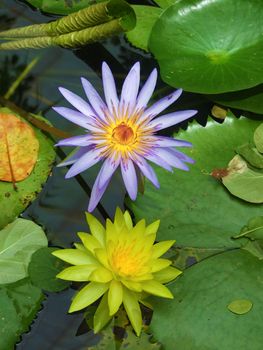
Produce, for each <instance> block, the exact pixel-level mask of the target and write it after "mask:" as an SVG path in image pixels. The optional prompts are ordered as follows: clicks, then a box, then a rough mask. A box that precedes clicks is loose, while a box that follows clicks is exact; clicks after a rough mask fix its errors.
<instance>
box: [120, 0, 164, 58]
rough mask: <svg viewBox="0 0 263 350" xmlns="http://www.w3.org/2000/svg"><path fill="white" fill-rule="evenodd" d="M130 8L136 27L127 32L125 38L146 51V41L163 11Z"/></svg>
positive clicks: (139, 6) (141, 6)
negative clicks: (132, 11)
mask: <svg viewBox="0 0 263 350" xmlns="http://www.w3.org/2000/svg"><path fill="white" fill-rule="evenodd" d="M132 8H133V9H134V11H135V14H136V27H135V28H134V29H133V30H130V31H129V32H127V34H126V38H127V39H128V40H129V42H130V43H131V44H132V45H134V46H136V47H138V48H139V49H142V50H145V51H148V40H149V36H150V33H151V30H152V27H153V25H154V23H155V22H156V20H157V19H158V17H159V16H160V14H161V13H162V12H163V10H162V9H160V8H158V7H153V6H143V5H134V6H132Z"/></svg>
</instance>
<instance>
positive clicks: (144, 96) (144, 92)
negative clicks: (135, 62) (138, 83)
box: [136, 68, 157, 109]
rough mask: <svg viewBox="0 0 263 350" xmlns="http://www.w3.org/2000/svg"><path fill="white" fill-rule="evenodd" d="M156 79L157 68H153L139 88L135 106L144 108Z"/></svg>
mask: <svg viewBox="0 0 263 350" xmlns="http://www.w3.org/2000/svg"><path fill="white" fill-rule="evenodd" d="M156 81H157V69H156V68H155V69H154V70H153V71H152V73H151V74H150V75H149V78H148V79H147V81H146V82H145V84H144V85H143V87H142V88H141V91H140V93H139V95H138V98H137V104H136V108H137V109H141V108H145V107H146V106H147V104H148V102H149V100H150V98H151V96H152V94H153V92H154V89H155V85H156Z"/></svg>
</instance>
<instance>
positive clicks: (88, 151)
mask: <svg viewBox="0 0 263 350" xmlns="http://www.w3.org/2000/svg"><path fill="white" fill-rule="evenodd" d="M102 80H103V87H104V95H105V100H106V103H105V102H104V101H103V100H102V99H101V97H100V96H99V94H98V93H97V91H96V90H95V89H94V88H93V86H92V85H91V84H90V82H88V81H87V80H86V79H84V78H82V79H81V81H82V85H83V88H84V91H85V93H86V95H87V98H88V100H89V103H88V102H86V101H85V100H83V99H82V98H81V97H79V96H77V95H76V94H74V93H73V92H71V91H69V90H67V89H65V88H62V87H61V88H59V90H60V92H61V93H62V95H63V96H64V97H65V98H66V100H68V102H70V103H71V104H72V106H74V107H75V108H76V109H77V110H73V109H70V108H66V107H54V110H55V111H56V112H58V113H59V114H60V115H62V116H63V117H64V118H66V119H68V120H70V121H71V122H73V123H75V124H77V125H79V126H82V127H83V128H84V129H85V130H86V131H88V133H86V134H85V135H81V136H74V137H71V138H68V139H65V140H61V141H59V143H58V144H57V145H58V146H78V147H79V149H78V150H77V151H76V152H75V153H74V154H73V155H72V156H71V157H69V158H68V159H67V160H66V161H64V162H63V163H61V164H60V166H64V165H70V164H73V165H72V166H71V168H70V170H69V171H68V172H67V174H66V178H71V177H73V176H75V175H77V174H79V173H81V172H82V171H84V170H86V169H88V168H90V167H91V166H93V165H94V164H96V163H98V162H99V161H103V164H102V167H101V169H100V171H99V173H98V176H97V178H96V181H95V183H94V186H93V188H92V193H91V198H90V202H89V207H88V211H90V212H92V211H93V210H94V208H95V207H96V206H97V204H98V202H99V201H100V199H101V197H102V195H103V193H104V192H105V190H106V188H107V186H108V184H109V182H110V179H111V177H112V175H113V173H114V172H115V170H116V169H117V168H118V167H120V168H121V174H122V178H123V181H124V184H125V187H126V189H127V192H128V194H129V196H130V198H131V199H132V200H135V199H136V196H137V190H138V184H137V175H136V168H137V169H138V170H140V171H141V173H142V174H143V175H144V176H145V177H146V178H147V179H149V180H150V181H151V182H152V183H153V185H154V186H156V187H157V188H159V183H158V179H157V177H156V174H155V172H154V170H153V168H152V167H151V166H150V164H149V163H148V161H150V162H152V163H155V164H157V165H159V166H161V167H163V168H164V169H166V170H168V171H172V168H173V167H175V168H179V169H182V170H188V167H187V165H186V164H185V163H193V160H192V159H191V158H190V157H188V156H187V155H185V154H183V153H182V152H180V151H178V150H176V149H174V147H176V146H179V147H191V143H189V142H187V141H182V140H176V139H174V138H170V137H164V136H159V135H156V132H158V131H159V130H162V129H165V128H168V127H169V126H172V125H176V124H178V123H180V122H182V121H184V120H186V119H188V118H190V117H192V116H193V115H194V114H196V111H195V110H186V111H178V112H173V113H169V114H165V115H162V116H159V117H158V118H156V116H157V115H159V114H160V113H161V112H163V111H164V110H165V109H166V108H167V107H168V106H170V105H171V104H172V103H173V102H175V101H176V100H177V99H178V98H179V96H180V95H181V93H182V90H181V89H179V90H176V91H175V92H173V93H171V94H170V95H168V96H166V97H164V98H162V99H161V100H159V101H158V102H155V103H154V104H152V105H151V106H150V107H148V108H147V104H148V102H149V100H150V98H151V96H152V94H153V91H154V89H155V85H156V80H157V70H156V69H154V70H153V71H152V73H151V74H150V76H149V78H148V79H147V81H146V82H145V84H144V85H143V87H142V88H141V90H140V91H139V84H140V63H139V62H137V63H135V65H134V66H133V67H132V68H131V70H130V72H129V74H128V75H127V77H126V79H125V81H124V83H123V86H122V90H121V96H120V98H118V95H117V91H116V86H115V82H114V78H113V75H112V72H111V70H110V68H109V67H108V65H107V64H106V63H105V62H104V63H103V64H102Z"/></svg>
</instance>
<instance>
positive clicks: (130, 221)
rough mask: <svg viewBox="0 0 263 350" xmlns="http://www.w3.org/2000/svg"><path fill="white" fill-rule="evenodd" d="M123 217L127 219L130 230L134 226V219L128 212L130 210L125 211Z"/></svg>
mask: <svg viewBox="0 0 263 350" xmlns="http://www.w3.org/2000/svg"><path fill="white" fill-rule="evenodd" d="M123 217H124V220H125V223H126V226H127V228H128V230H131V229H132V227H133V224H132V219H131V216H130V213H129V212H128V210H126V211H125V213H124V214H123Z"/></svg>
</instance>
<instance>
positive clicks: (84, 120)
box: [53, 107, 98, 131]
mask: <svg viewBox="0 0 263 350" xmlns="http://www.w3.org/2000/svg"><path fill="white" fill-rule="evenodd" d="M53 109H54V111H56V112H57V113H58V114H60V115H62V117H64V118H66V119H67V120H69V121H71V122H72V123H74V124H77V125H79V126H82V127H83V128H85V129H89V130H92V131H98V129H97V128H96V127H94V126H93V125H91V124H93V123H94V121H93V119H92V118H90V117H87V116H85V115H84V114H82V113H80V112H77V111H74V109H70V108H67V107H53Z"/></svg>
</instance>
